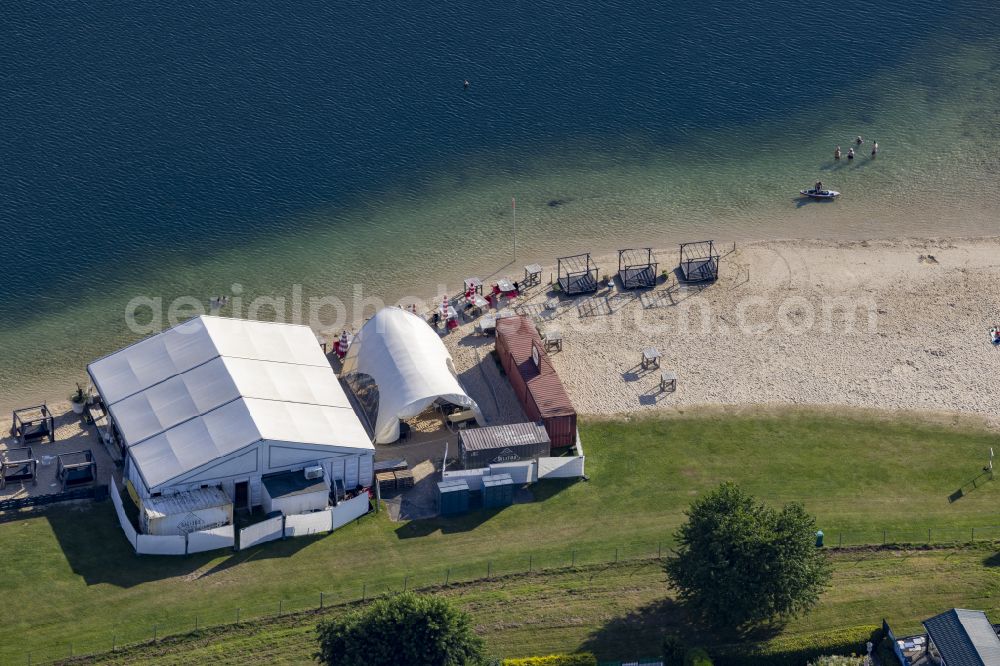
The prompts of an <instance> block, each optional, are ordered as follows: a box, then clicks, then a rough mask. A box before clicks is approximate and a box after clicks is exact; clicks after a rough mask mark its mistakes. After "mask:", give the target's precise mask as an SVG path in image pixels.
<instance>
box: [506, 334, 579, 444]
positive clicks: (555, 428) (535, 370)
mask: <svg viewBox="0 0 1000 666" xmlns="http://www.w3.org/2000/svg"><path fill="white" fill-rule="evenodd" d="M496 351H497V354H498V355H499V357H500V363H501V365H503V369H504V371H505V372H506V373H507V379H508V380H509V381H510V384H511V387H513V389H514V393H515V394H516V395H517V399H518V401H519V402H520V403H521V407H523V408H524V413H525V414H526V415H527V416H528V418H529V419H531V420H533V421H536V420H537V421H541V422H542V424H543V425H544V426H545V430H546V432H548V434H549V439H550V440H551V442H552V446H555V447H564V446H573V445H574V444H575V443H576V410H575V409H574V408H573V403H572V402H570V399H569V396H568V395H567V394H566V390H565V389H564V388H563V385H562V382H560V381H559V376H558V375H557V374H556V371H555V368H553V367H552V362H551V361H550V360H549V357H548V354H546V353H545V345H544V343H543V342H542V337H541V336H540V335H539V334H538V331H537V330H536V329H535V325H534V323H533V322H532V321H531V319H529V318H527V317H520V316H516V317H505V318H503V319H500V320H498V321H497V342H496Z"/></svg>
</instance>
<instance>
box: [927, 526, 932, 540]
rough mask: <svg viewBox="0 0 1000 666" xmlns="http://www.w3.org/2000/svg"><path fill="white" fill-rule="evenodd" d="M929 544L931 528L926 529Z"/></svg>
mask: <svg viewBox="0 0 1000 666" xmlns="http://www.w3.org/2000/svg"><path fill="white" fill-rule="evenodd" d="M930 542H931V528H929V527H928V528H927V543H930Z"/></svg>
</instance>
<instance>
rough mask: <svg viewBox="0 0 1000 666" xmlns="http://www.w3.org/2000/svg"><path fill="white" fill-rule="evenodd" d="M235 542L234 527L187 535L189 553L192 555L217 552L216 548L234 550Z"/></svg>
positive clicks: (229, 526) (215, 528)
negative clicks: (211, 551)
mask: <svg viewBox="0 0 1000 666" xmlns="http://www.w3.org/2000/svg"><path fill="white" fill-rule="evenodd" d="M235 541H236V540H235V534H234V530H233V526H232V525H223V526H222V527H214V528H212V529H210V530H199V531H197V532H190V533H189V534H188V535H187V552H188V553H189V554H190V553H201V552H204V551H206V550H215V549H216V548H232V547H233V543H235Z"/></svg>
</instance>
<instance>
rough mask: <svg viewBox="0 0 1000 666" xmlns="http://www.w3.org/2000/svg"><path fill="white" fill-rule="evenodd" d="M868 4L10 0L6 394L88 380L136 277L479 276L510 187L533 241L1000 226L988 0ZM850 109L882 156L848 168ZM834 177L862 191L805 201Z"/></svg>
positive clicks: (286, 289)
mask: <svg viewBox="0 0 1000 666" xmlns="http://www.w3.org/2000/svg"><path fill="white" fill-rule="evenodd" d="M870 4H871V3H862V2H841V3H836V4H834V3H829V4H822V3H821V4H820V5H810V7H814V8H815V16H812V17H810V19H809V20H803V19H802V17H801V15H800V14H801V11H802V5H800V4H799V3H792V2H789V1H786V0H779V1H778V2H772V3H761V5H759V6H754V5H746V4H745V5H741V6H738V7H720V6H709V5H706V4H704V3H689V2H666V3H664V2H659V3H645V2H634V3H628V4H620V5H616V4H610V5H604V6H602V7H600V8H594V7H587V8H576V7H572V6H570V7H567V6H565V5H561V4H555V3H531V4H521V5H512V6H497V7H489V8H484V7H478V6H477V7H472V6H468V7H467V6H464V5H459V4H442V5H438V6H437V7H435V8H434V9H432V10H428V9H426V8H423V9H416V8H414V7H412V6H410V5H409V4H404V3H398V4H393V3H382V4H379V6H378V7H376V8H372V7H365V8H354V9H350V10H348V9H345V8H338V7H331V6H330V5H329V4H324V3H319V2H315V3H311V2H305V3H298V4H296V6H295V7H292V8H288V7H283V8H281V9H280V10H278V9H274V10H270V9H260V8H255V9H253V10H247V8H246V7H244V6H239V7H237V6H235V5H227V4H225V3H217V4H213V5H212V7H211V8H206V7H204V6H202V3H193V2H191V3H177V4H171V5H170V6H163V7H143V6H130V7H124V6H122V5H120V4H118V3H92V4H90V5H88V6H87V7H86V8H82V7H73V6H65V5H64V3H55V2H51V3H45V2H40V3H32V4H30V5H25V6H22V7H19V8H16V9H14V10H13V12H12V16H10V17H9V20H8V25H9V26H10V27H9V30H8V34H9V39H5V40H3V41H2V45H0V56H3V58H4V61H5V62H11V63H15V64H14V66H13V67H11V68H8V70H7V71H5V72H4V74H3V75H2V76H3V81H2V82H3V86H2V90H3V92H0V95H2V96H3V106H4V108H5V110H9V113H7V114H6V115H7V118H6V119H5V123H4V124H3V125H2V127H0V133H2V135H0V136H2V138H3V142H4V146H5V150H4V154H3V155H2V156H0V164H2V165H3V167H4V173H5V175H6V176H7V178H6V184H5V187H4V188H3V191H2V193H0V197H2V198H3V199H2V202H3V205H2V206H0V224H2V228H3V229H4V231H5V236H6V238H7V241H8V242H7V243H6V244H5V254H4V256H5V264H6V266H5V268H6V270H5V272H4V279H3V281H2V282H0V312H2V313H3V317H2V318H0V350H2V352H3V353H2V355H0V404H8V403H11V402H19V403H20V402H24V401H31V400H33V399H35V398H37V397H40V396H49V395H57V396H58V395H62V394H64V393H68V392H69V388H70V387H71V386H72V382H73V381H75V380H76V379H79V378H82V377H83V368H84V366H85V365H86V363H87V362H88V361H89V360H91V359H93V358H95V357H96V356H99V355H101V354H104V353H107V352H109V351H112V350H114V349H116V348H117V347H119V346H121V345H122V344H124V343H126V342H128V341H130V340H132V339H134V338H135V334H134V333H132V332H130V331H129V330H128V329H127V328H126V327H125V325H124V322H123V319H124V316H123V315H124V312H125V305H126V303H128V301H129V300H130V299H132V298H133V297H135V296H136V295H146V296H150V297H162V298H163V299H164V300H165V301H166V302H169V301H171V300H172V299H174V298H176V297H177V296H182V295H187V296H192V297H195V298H197V299H200V300H203V301H205V300H207V298H208V297H209V296H210V295H212V294H218V293H232V285H233V284H234V283H239V284H240V285H242V288H243V293H242V294H241V295H242V296H243V297H244V298H245V300H247V301H249V300H250V299H252V298H253V297H255V296H260V295H271V296H284V297H285V298H286V299H287V300H288V301H289V302H290V301H291V298H292V294H293V293H294V287H293V285H296V284H298V285H301V292H302V294H303V298H304V299H308V297H309V296H318V295H337V296H340V297H342V298H346V299H347V300H350V296H351V295H352V294H353V292H354V285H356V284H358V285H362V286H363V289H364V292H365V293H366V294H375V295H378V296H381V297H382V298H384V299H385V300H388V301H392V300H394V299H395V298H397V297H399V296H402V295H404V294H407V293H417V294H421V295H424V294H429V293H432V292H433V291H434V289H435V287H436V285H437V284H438V283H443V284H445V285H446V286H448V287H449V288H450V287H453V286H454V284H455V283H456V281H457V279H458V278H460V277H461V276H463V275H465V274H472V273H477V274H488V273H490V272H492V271H494V270H496V269H497V268H499V267H501V266H503V265H504V264H506V263H508V262H509V261H510V260H511V254H512V236H513V232H512V230H511V222H512V219H511V210H510V198H511V196H513V195H516V196H517V198H518V245H519V248H518V258H519V262H518V264H520V263H524V262H525V261H527V260H528V259H531V260H539V261H542V262H545V261H546V260H548V259H551V258H552V257H554V256H557V255H560V254H568V253H573V252H577V251H583V250H593V251H595V252H596V251H600V250H606V249H613V248H615V247H618V246H624V245H633V244H641V245H645V244H655V245H666V244H668V243H674V242H677V241H681V240H691V239H694V238H702V237H715V238H719V239H727V240H738V239H758V238H770V237H803V236H808V237H829V238H856V237H876V236H877V237H886V236H899V235H911V236H912V235H918V236H925V235H934V236H937V235H982V234H994V233H996V232H997V224H996V221H997V219H998V212H1000V195H998V191H1000V190H998V187H997V185H998V183H1000V178H998V173H1000V160H998V157H997V155H998V151H997V145H998V139H1000V93H998V90H1000V26H998V20H1000V19H998V18H997V17H996V16H995V11H994V7H993V6H992V4H991V3H988V2H978V1H968V2H957V3H932V2H916V3H907V4H902V3H881V4H882V5H884V6H880V7H871V6H870ZM820 17H821V18H820ZM463 79H469V80H470V82H471V85H470V88H469V90H467V91H463V89H462V85H461V82H462V80H463ZM859 133H860V134H862V135H864V136H865V137H866V138H868V139H870V138H876V139H878V140H879V143H880V146H881V148H882V153H881V155H880V156H879V158H878V159H877V160H875V161H872V160H870V159H868V158H867V151H864V152H863V154H862V156H861V157H860V158H859V159H858V160H855V162H854V163H852V164H848V163H847V162H846V161H842V162H840V163H836V164H835V163H834V162H833V160H832V151H833V147H834V145H836V144H838V143H839V144H841V145H842V146H843V148H844V150H845V151H846V149H847V147H848V142H849V141H850V139H851V138H852V137H853V136H855V135H856V134H859ZM817 178H822V179H823V181H824V182H825V183H827V184H829V185H830V186H833V187H835V188H836V189H839V190H841V191H843V192H844V196H843V197H842V199H841V200H840V201H837V202H836V203H834V204H831V205H822V204H808V205H801V204H800V202H799V201H797V199H796V197H795V194H796V192H797V190H798V189H799V188H801V187H804V186H807V185H809V184H810V183H812V182H814V181H815V180H816V179H817ZM289 307H290V304H289ZM326 314H327V316H326V317H325V323H333V322H332V319H334V318H335V315H336V312H335V311H333V310H330V311H328V312H327V313H326ZM348 314H350V313H348ZM261 316H268V311H266V310H265V311H262V312H261Z"/></svg>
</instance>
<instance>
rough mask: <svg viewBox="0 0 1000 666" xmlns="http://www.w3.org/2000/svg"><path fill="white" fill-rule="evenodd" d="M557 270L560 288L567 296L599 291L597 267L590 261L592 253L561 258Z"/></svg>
mask: <svg viewBox="0 0 1000 666" xmlns="http://www.w3.org/2000/svg"><path fill="white" fill-rule="evenodd" d="M556 270H557V275H558V276H559V277H558V280H559V287H560V288H561V289H562V290H563V292H565V293H566V294H568V295H570V296H572V295H574V294H585V293H587V292H591V291H597V280H598V275H597V266H596V265H595V264H594V263H593V262H592V261H591V260H590V253H589V252H587V253H585V254H577V255H573V256H572V257H560V258H559V260H558V262H557V264H556Z"/></svg>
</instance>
